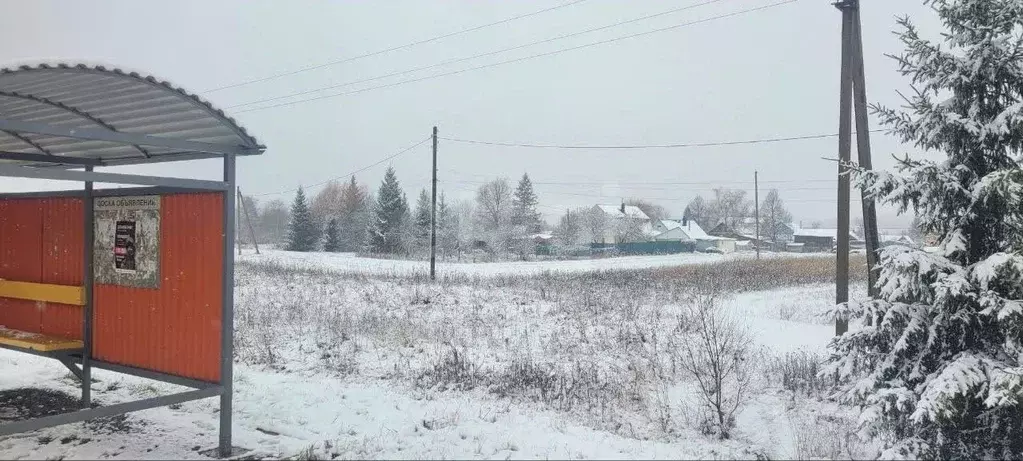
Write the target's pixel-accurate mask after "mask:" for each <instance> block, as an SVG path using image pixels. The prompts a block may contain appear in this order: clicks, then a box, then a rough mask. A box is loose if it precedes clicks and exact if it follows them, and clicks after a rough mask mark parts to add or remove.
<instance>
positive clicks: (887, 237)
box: [878, 234, 916, 244]
mask: <svg viewBox="0 0 1023 461" xmlns="http://www.w3.org/2000/svg"><path fill="white" fill-rule="evenodd" d="M878 240H880V241H882V242H905V243H909V244H914V243H916V241H914V240H913V238H912V237H910V236H908V235H894V234H881V235H879V236H878Z"/></svg>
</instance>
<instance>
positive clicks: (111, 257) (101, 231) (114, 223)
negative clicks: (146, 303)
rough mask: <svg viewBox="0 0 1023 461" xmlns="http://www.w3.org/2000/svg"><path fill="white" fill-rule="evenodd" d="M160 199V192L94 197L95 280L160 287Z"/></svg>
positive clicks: (113, 283) (115, 283) (141, 286)
mask: <svg viewBox="0 0 1023 461" xmlns="http://www.w3.org/2000/svg"><path fill="white" fill-rule="evenodd" d="M160 201H161V200H160V196H159V195H143V196H125V197H98V198H96V199H95V202H94V205H93V206H94V208H93V210H94V216H95V241H94V243H95V247H94V257H93V258H94V259H93V260H94V263H95V268H96V269H95V270H96V282H97V283H104V284H109V285H121V286H129V287H135V288H154V289H155V288H159V287H160Z"/></svg>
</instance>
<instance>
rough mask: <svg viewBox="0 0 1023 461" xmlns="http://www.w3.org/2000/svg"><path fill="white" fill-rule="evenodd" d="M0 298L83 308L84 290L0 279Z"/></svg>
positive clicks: (74, 287)
mask: <svg viewBox="0 0 1023 461" xmlns="http://www.w3.org/2000/svg"><path fill="white" fill-rule="evenodd" d="M0 298H15V299H27V300H29V301H42V302H47V303H59V304H68V305H72V306H84V305H85V289H83V288H82V287H76V286H67V285H53V284H49V283H32V282H15V281H13V280H4V279H0Z"/></svg>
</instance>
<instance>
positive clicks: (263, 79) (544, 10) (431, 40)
mask: <svg viewBox="0 0 1023 461" xmlns="http://www.w3.org/2000/svg"><path fill="white" fill-rule="evenodd" d="M585 1H587V0H575V1H571V2H568V3H563V4H561V5H557V6H553V7H550V8H545V9H542V10H539V11H534V12H532V13H526V14H522V15H519V16H514V17H511V18H506V19H502V20H500V21H497V22H491V23H488V24H483V25H480V26H475V27H470V28H468V29H462V30H458V31H455V32H451V33H447V34H444V35H438V36H436V37H431V38H428V39H424V40H419V41H416V42H412V43H406V44H404V45H400V46H395V47H392V48H387V49H384V50H378V51H373V52H370V53H366V54H361V55H358V56H352V57H350V58H344V59H338V60H335V61H328V62H326V63H323V64H318V65H315V66H309V67H303V68H301V69H297V70H293V71H289V72H282V73H279V74H274V75H270V76H267V77H262V78H257V79H253V80H247V81H244V82H240V83H235V84H231V85H224V86H220V87H216V88H212V89H209V90H206V92H207V93H213V92H215V91H221V90H226V89H228V88H237V87H240V86H246V85H251V84H253V83H261V82H265V81H268V80H274V79H278V78H281V77H287V76H290V75H295V74H300V73H303V72H308V71H311V70H316V69H322V68H324V67H329V66H333V65H337V64H343V63H346V62H352V61H355V60H358V59H363V58H368V57H371V56H377V55H381V54H384V53H390V52H392V51H398V50H401V49H404V48H411V47H413V46H418V45H423V44H426V43H430V42H435V41H437V40H442V39H445V38H450V37H454V36H456V35H461V34H465V33H469V32H475V31H477V30H481V29H485V28H487V27H492V26H496V25H500V24H505V23H508V22H512V21H516V20H519V19H524V18H528V17H530V16H536V15H538V14H542V13H546V12H548V11H554V10H557V9H560V8H565V7H568V6H572V5H576V4H579V3H582V2H585Z"/></svg>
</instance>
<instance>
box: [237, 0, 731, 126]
mask: <svg viewBox="0 0 1023 461" xmlns="http://www.w3.org/2000/svg"><path fill="white" fill-rule="evenodd" d="M722 1H725V0H708V1H705V2H702V3H696V4H693V5H688V6H684V7H681V8H674V9H671V10H668V11H662V12H660V13H655V14H651V15H647V16H643V17H640V18H635V19H629V20H626V21H620V22H616V23H614V24H609V25H606V26H601V27H596V28H592V29H587V30H583V31H580V32H573V33H571V34H564V35H559V36H557V37H552V38H548V39H544V40H540V41H536V42H530V43H526V44H523V45H517V46H513V47H510V48H503V49H500V50H496V51H490V52H486V53H480V54H476V55H472V56H467V57H462V58H458V59H451V60H447V61H441V62H439V63H436V64H430V65H428V66H422V67H415V68H412V69H407V70H402V71H398V72H392V73H389V74H384V75H378V76H375V77H369V78H364V79H361V80H353V81H350V82H345V83H339V84H337V85H330V86H324V87H319V88H313V89H311V90H306V91H299V92H296V93H291V94H286V95H283V96H276V97H272V98H266V99H259V100H256V101H250V102H243V103H241V104H235V105H233V106H227V107H226V108H227V109H233V108H236V107H242V106H251V105H253V104H260V103H264V102H271V101H279V100H281V99H288V98H293V97H296V96H303V95H307V94H312V93H318V92H321V91H326V90H332V89H335V88H343V87H348V86H352V85H357V84H359V83H367V82H372V81H375V80H381V79H385V78H388V77H397V76H399V75H406V74H411V73H414V72H419V71H423V70H429V69H435V68H437V67H444V66H447V65H451V64H457V63H459V62H464V61H470V60H473V59H478V58H483V57H486V56H493V55H495V54H501V53H506V52H509V51H515V50H520V49H523V48H528V47H531V46H535V45H540V44H543V43H550V42H554V41H558V40H564V39H567V38H572V37H578V36H580V35H585V34H589V33H593V32H598V31H601V30H605V29H610V28H613V27H618V26H623V25H626V24H631V23H634V22H639V21H644V20H647V19H653V18H656V17H660V16H665V15H668V14H673V13H678V12H681V11H685V10H690V9H693V8H697V7H701V6H705V5H710V4H713V3H719V2H722Z"/></svg>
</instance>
